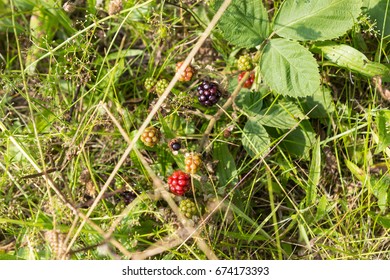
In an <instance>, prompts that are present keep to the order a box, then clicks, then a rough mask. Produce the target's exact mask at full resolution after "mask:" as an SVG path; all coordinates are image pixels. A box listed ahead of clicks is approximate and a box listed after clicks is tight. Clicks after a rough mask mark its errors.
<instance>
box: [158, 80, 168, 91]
mask: <svg viewBox="0 0 390 280" xmlns="http://www.w3.org/2000/svg"><path fill="white" fill-rule="evenodd" d="M167 87H168V81H167V80H165V79H161V80H158V82H157V83H156V93H157V94H158V95H161V94H163V93H164V91H165V89H166V88H167Z"/></svg>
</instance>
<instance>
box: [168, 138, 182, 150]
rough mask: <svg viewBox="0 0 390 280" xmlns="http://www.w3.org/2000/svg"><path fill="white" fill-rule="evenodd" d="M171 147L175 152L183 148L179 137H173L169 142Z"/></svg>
mask: <svg viewBox="0 0 390 280" xmlns="http://www.w3.org/2000/svg"><path fill="white" fill-rule="evenodd" d="M168 145H169V148H171V150H172V151H173V152H178V151H179V150H180V149H181V144H180V141H179V140H177V139H173V140H171V141H170V142H169V143H168Z"/></svg>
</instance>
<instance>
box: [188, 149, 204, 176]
mask: <svg viewBox="0 0 390 280" xmlns="http://www.w3.org/2000/svg"><path fill="white" fill-rule="evenodd" d="M201 163H202V160H201V158H200V155H199V154H195V153H187V154H186V155H185V159H184V164H185V165H186V172H188V173H191V174H195V173H196V172H197V171H198V169H199V166H200V164H201Z"/></svg>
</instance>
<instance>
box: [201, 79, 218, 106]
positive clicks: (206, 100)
mask: <svg viewBox="0 0 390 280" xmlns="http://www.w3.org/2000/svg"><path fill="white" fill-rule="evenodd" d="M197 95H198V100H199V102H200V103H201V104H202V105H204V106H207V107H209V106H213V105H215V104H217V102H218V100H219V99H220V98H221V96H222V94H221V92H220V91H219V89H218V85H217V84H216V83H213V82H208V81H203V82H202V83H201V84H200V85H199V86H198V92H197Z"/></svg>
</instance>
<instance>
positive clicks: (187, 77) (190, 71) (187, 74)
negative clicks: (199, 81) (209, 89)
mask: <svg viewBox="0 0 390 280" xmlns="http://www.w3.org/2000/svg"><path fill="white" fill-rule="evenodd" d="M183 62H184V61H180V62H178V63H176V72H177V71H179V68H180V67H181V66H182V65H183ZM194 73H195V70H194V68H192V66H191V65H188V66H187V67H186V69H184V72H183V73H182V74H181V76H180V78H179V81H180V82H189V81H191V79H192V76H193V75H194Z"/></svg>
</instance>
